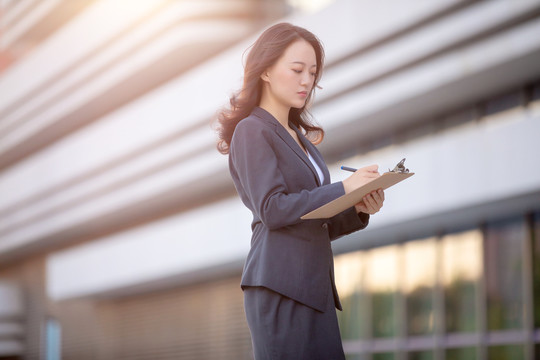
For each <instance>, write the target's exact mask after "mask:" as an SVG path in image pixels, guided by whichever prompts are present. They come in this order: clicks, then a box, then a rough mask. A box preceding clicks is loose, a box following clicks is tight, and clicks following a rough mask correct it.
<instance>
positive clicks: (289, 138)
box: [276, 124, 326, 186]
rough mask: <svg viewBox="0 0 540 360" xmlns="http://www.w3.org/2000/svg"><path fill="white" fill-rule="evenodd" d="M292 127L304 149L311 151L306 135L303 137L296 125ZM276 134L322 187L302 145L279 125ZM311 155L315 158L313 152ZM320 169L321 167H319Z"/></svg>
mask: <svg viewBox="0 0 540 360" xmlns="http://www.w3.org/2000/svg"><path fill="white" fill-rule="evenodd" d="M291 127H292V128H293V129H294V131H295V132H296V133H297V134H298V138H299V139H300V141H301V142H302V144H303V145H304V147H305V148H306V149H308V151H309V149H310V148H309V147H308V146H306V142H308V143H309V141H308V140H307V139H306V138H305V137H304V135H302V133H300V130H298V129H297V128H296V127H295V126H294V125H292V124H291ZM276 132H277V134H278V135H279V137H281V139H283V141H285V143H286V144H287V145H288V146H289V147H290V148H291V149H292V150H293V151H294V152H295V153H296V155H298V156H299V157H300V159H302V161H303V162H304V164H306V166H307V167H308V168H309V169H310V170H311V172H312V173H313V176H314V177H315V180H316V181H317V185H318V186H321V181H320V179H319V175H318V174H317V171H316V170H315V168H314V167H313V164H312V163H311V161H310V160H309V158H308V157H307V155H306V153H305V152H304V150H302V148H301V147H300V145H299V144H298V143H297V142H296V140H294V139H293V137H292V136H291V134H289V132H288V131H287V130H286V129H285V128H284V127H283V126H282V125H281V124H277V126H276ZM310 145H311V143H310ZM311 146H313V145H311ZM310 154H311V156H313V153H312V152H310ZM318 165H319V164H318ZM319 167H320V165H319ZM321 169H322V167H321ZM325 178H326V176H325Z"/></svg>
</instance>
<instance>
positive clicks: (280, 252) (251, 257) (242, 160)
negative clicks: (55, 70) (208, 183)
mask: <svg viewBox="0 0 540 360" xmlns="http://www.w3.org/2000/svg"><path fill="white" fill-rule="evenodd" d="M323 60H324V52H323V48H322V46H321V44H320V42H319V40H318V39H317V38H316V37H315V36H314V35H313V34H312V33H310V32H309V31H307V30H305V29H303V28H300V27H297V26H293V25H291V24H287V23H281V24H277V25H274V26H272V27H270V28H269V29H267V30H266V31H265V32H264V33H263V34H261V36H260V37H259V39H258V40H257V41H256V42H255V43H254V45H253V47H252V49H251V51H250V53H249V55H248V57H247V60H246V65H245V70H244V83H243V87H242V89H241V91H240V92H239V93H238V94H237V95H235V96H233V97H232V98H231V101H230V102H231V107H230V109H227V110H223V111H222V112H221V113H220V114H219V117H218V122H219V136H220V140H219V142H218V149H219V150H220V152H222V153H223V154H229V169H230V172H231V176H232V178H233V181H234V184H235V186H236V189H237V191H238V194H239V195H240V197H241V199H242V201H243V203H244V204H245V205H246V206H247V207H248V208H249V209H250V210H251V212H252V213H253V222H252V225H251V228H252V231H253V235H252V238H251V250H250V252H249V254H248V257H247V260H246V263H245V266H244V271H243V275H242V281H241V286H242V289H243V290H244V307H245V312H246V318H247V322H248V325H249V329H250V332H251V337H252V343H253V350H254V353H255V358H256V359H257V360H260V359H295V360H298V359H309V360H313V359H325V360H328V359H344V358H345V357H344V354H343V347H342V343H341V338H340V334H339V328H338V323H337V316H336V312H335V308H336V307H337V308H338V309H340V310H341V304H340V302H339V298H338V295H337V291H336V287H335V284H334V275H333V255H332V249H331V246H330V241H331V240H334V239H336V238H338V237H340V236H343V235H345V234H348V233H351V232H353V231H356V230H360V229H363V228H364V227H366V226H367V224H368V220H369V215H370V214H374V213H376V212H378V211H379V209H380V208H381V207H382V204H383V201H384V193H383V191H382V190H378V191H374V192H372V193H370V194H368V195H366V196H365V197H364V198H363V200H362V201H361V202H360V203H359V204H357V205H356V206H354V207H352V208H350V209H348V210H346V211H344V212H342V213H340V214H338V215H336V216H334V217H333V218H330V219H321V220H301V219H300V217H301V216H302V215H304V214H306V213H308V212H309V211H311V210H314V209H316V208H318V207H319V206H321V205H323V204H326V203H327V202H329V201H332V200H334V199H336V198H338V197H340V196H342V195H343V194H345V193H348V192H350V191H352V190H354V189H356V188H358V187H359V186H362V185H363V184H365V183H367V182H369V181H371V180H373V179H374V178H377V177H378V176H379V173H378V171H377V169H378V167H377V165H372V166H368V167H365V168H362V169H359V170H358V171H356V172H355V173H353V174H352V175H351V176H350V177H349V178H347V179H346V180H344V181H342V182H336V183H333V184H332V183H330V174H329V172H328V169H327V167H326V165H325V163H324V161H323V158H322V156H321V154H320V153H319V151H318V150H317V149H316V147H315V146H314V144H318V143H319V142H320V141H321V140H322V138H323V135H324V132H323V130H322V129H321V128H320V127H317V126H315V125H313V124H311V123H310V122H309V121H308V118H307V116H306V114H307V111H306V106H307V105H308V104H309V103H310V99H311V98H312V96H313V91H314V89H315V88H316V87H317V83H318V81H319V79H320V77H321V72H322V67H323ZM308 138H309V139H311V141H310V140H308Z"/></svg>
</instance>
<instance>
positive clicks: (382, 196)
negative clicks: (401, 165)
mask: <svg viewBox="0 0 540 360" xmlns="http://www.w3.org/2000/svg"><path fill="white" fill-rule="evenodd" d="M377 192H378V193H379V196H380V197H381V199H382V201H383V202H384V190H383V189H379V190H377Z"/></svg>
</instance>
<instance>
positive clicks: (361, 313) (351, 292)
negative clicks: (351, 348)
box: [334, 251, 369, 340]
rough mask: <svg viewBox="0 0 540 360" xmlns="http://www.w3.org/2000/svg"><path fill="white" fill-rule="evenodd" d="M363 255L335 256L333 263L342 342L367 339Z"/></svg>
mask: <svg viewBox="0 0 540 360" xmlns="http://www.w3.org/2000/svg"><path fill="white" fill-rule="evenodd" d="M364 259H365V254H364V253H363V252H361V251H357V252H353V253H348V254H343V255H339V256H336V258H335V261H334V268H335V277H336V287H337V289H338V293H339V297H340V299H341V305H342V306H343V311H338V312H337V314H338V321H339V327H340V331H341V337H342V338H343V340H351V339H352V340H354V339H360V338H366V337H368V333H367V332H368V330H367V327H368V325H366V323H368V322H369V304H368V303H367V301H368V295H367V293H366V289H365V288H364V286H363V281H362V280H363V279H364V278H365V260H364Z"/></svg>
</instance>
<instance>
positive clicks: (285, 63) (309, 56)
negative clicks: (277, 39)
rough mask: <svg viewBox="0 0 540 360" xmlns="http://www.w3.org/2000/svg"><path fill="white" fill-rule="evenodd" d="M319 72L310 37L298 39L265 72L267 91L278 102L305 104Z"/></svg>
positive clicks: (266, 93)
mask: <svg viewBox="0 0 540 360" xmlns="http://www.w3.org/2000/svg"><path fill="white" fill-rule="evenodd" d="M316 72H317V58H316V56H315V50H314V49H313V47H312V46H311V45H310V44H309V43H308V42H307V41H305V40H297V41H295V42H293V43H291V44H290V45H289V46H288V47H287V49H286V50H285V52H284V53H283V55H282V56H281V57H280V58H279V59H278V60H277V61H276V63H275V64H274V65H272V66H271V67H270V68H268V69H267V70H266V71H265V72H264V73H263V74H262V75H261V78H262V79H263V80H264V81H265V82H266V85H267V86H266V88H267V90H268V91H266V92H263V94H264V95H265V96H269V97H271V101H272V102H273V103H274V104H279V105H281V106H286V107H288V108H291V107H294V108H301V107H303V106H304V105H305V103H306V99H307V97H308V95H309V94H310V92H311V89H312V88H313V83H314V81H315V75H316Z"/></svg>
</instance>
